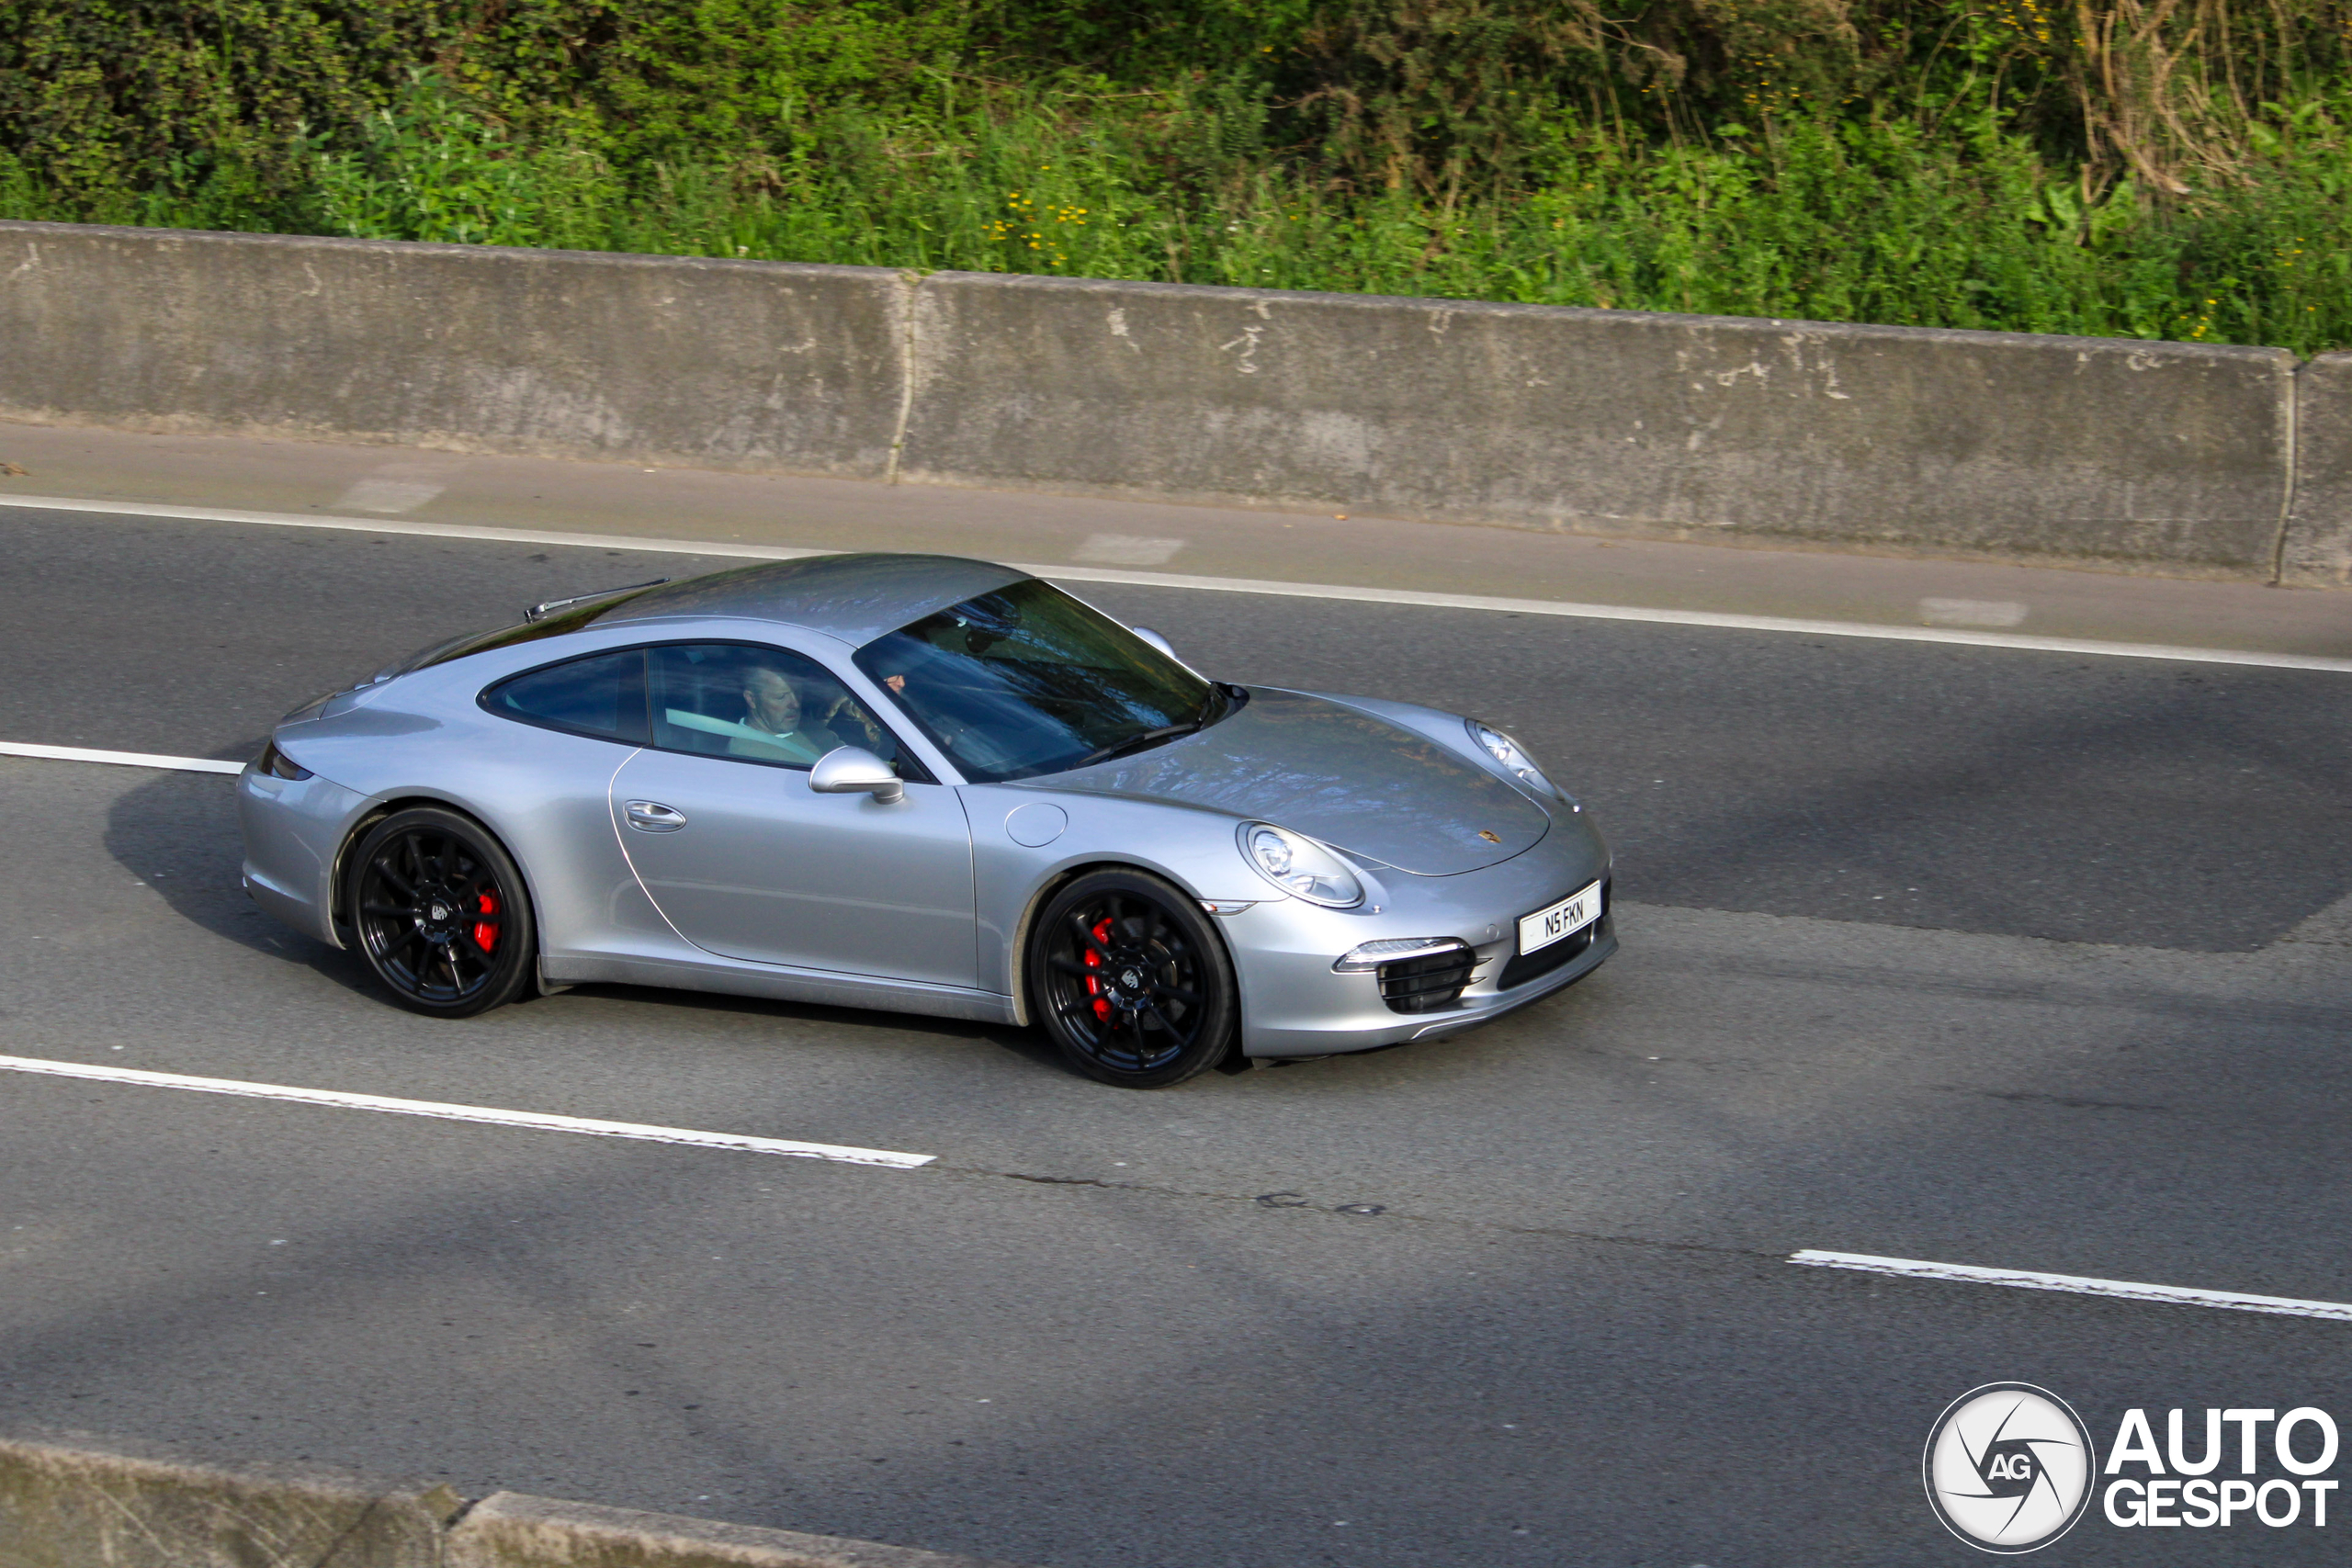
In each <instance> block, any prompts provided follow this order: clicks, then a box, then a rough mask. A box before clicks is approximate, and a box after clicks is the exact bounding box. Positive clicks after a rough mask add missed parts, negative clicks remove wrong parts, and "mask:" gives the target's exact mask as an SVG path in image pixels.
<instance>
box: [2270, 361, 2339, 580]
mask: <svg viewBox="0 0 2352 1568" xmlns="http://www.w3.org/2000/svg"><path fill="white" fill-rule="evenodd" d="M2295 383H2296V396H2295V451H2296V463H2295V502H2294V507H2293V511H2292V514H2291V515H2290V517H2289V519H2288V522H2287V535H2286V538H2285V539H2284V540H2283V541H2282V542H2281V546H2280V548H2279V552H2278V557H2279V559H2278V571H2279V581H2282V582H2287V583H2291V584H2297V585H2301V586H2305V587H2316V588H2347V587H2352V354H2323V355H2320V356H2319V357H2318V358H2317V359H2314V360H2312V362H2311V363H2310V364H2308V365H2306V366H2304V367H2302V369H2301V371H2299V372H2297V374H2296V377H2295Z"/></svg>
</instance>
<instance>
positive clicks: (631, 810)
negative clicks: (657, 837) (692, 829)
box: [621, 800, 686, 833]
mask: <svg viewBox="0 0 2352 1568" xmlns="http://www.w3.org/2000/svg"><path fill="white" fill-rule="evenodd" d="M621 811H622V814H623V815H624V816H626V817H628V825H629V826H630V827H632V828H637V829H642V830H644V831H645V832H648V833H674V832H676V831H677V830H678V829H681V828H683V827H684V826H685V825H686V814H685V813H684V812H683V811H680V810H678V809H677V808H676V807H670V806H664V805H662V803H661V802H660V801H658V800H632V801H630V802H629V803H628V805H626V806H624V807H621Z"/></svg>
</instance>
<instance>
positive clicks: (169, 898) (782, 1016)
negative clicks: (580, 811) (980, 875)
mask: <svg viewBox="0 0 2352 1568" xmlns="http://www.w3.org/2000/svg"><path fill="white" fill-rule="evenodd" d="M230 784H231V781H229V780H228V779H225V778H220V777H217V776H214V775H210V774H203V773H194V774H191V773H157V774H155V775H154V776H153V777H152V778H150V779H148V780H146V781H144V782H142V783H141V784H137V785H135V786H134V787H132V788H131V789H130V790H129V791H127V792H125V793H124V795H122V796H121V797H120V798H119V800H117V801H116V802H115V804H114V806H113V807H112V808H111V809H110V810H109V811H108V812H107V824H106V847H107V853H108V854H110V855H111V856H112V857H113V858H114V859H115V861H116V862H117V863H119V864H120V865H121V866H123V868H124V869H125V870H127V871H129V872H130V874H132V875H133V876H134V877H135V878H137V879H138V880H139V881H141V882H144V883H145V884H147V886H150V887H152V888H153V890H154V891H155V893H156V894H157V895H158V896H159V897H162V898H163V900H164V904H165V905H166V906H167V907H168V908H170V909H171V910H172V911H173V912H174V913H175V914H177V915H178V916H179V917H180V918H181V919H186V920H187V921H188V922H189V923H190V924H191V925H195V926H198V927H200V928H201V929H203V930H205V931H209V932H211V933H212V934H214V935H216V936H220V937H225V938H226V939H228V940H229V941H231V942H235V943H237V944H238V945H239V946H241V947H243V948H247V949H250V950H251V951H253V952H254V953H263V954H266V955H267V956H269V957H272V958H276V959H278V960H280V961H282V962H284V963H288V964H298V965H300V966H301V967H303V968H306V969H309V970H311V971H312V972H313V973H314V974H317V975H320V976H323V977H325V978H327V979H329V980H332V981H334V983H335V984H336V985H338V986H341V987H344V988H345V989H346V990H350V991H354V992H357V993H359V994H361V995H363V996H367V997H368V998H372V999H374V1000H377V1001H379V1002H381V1003H382V1005H384V1006H386V1007H390V1006H392V1005H393V1004H392V1003H391V1001H390V999H389V998H386V997H385V996H384V994H383V992H382V989H381V987H379V986H378V984H377V982H376V979H375V977H374V976H372V975H370V974H369V973H368V967H367V965H366V964H364V963H363V962H362V961H361V960H360V958H359V956H358V955H357V954H356V953H351V952H347V951H345V950H343V949H340V948H335V947H331V946H329V945H328V944H327V943H325V942H320V941H318V940H317V939H316V938H313V937H309V936H305V935H303V934H302V933H301V932H300V931H294V930H293V929H291V928H290V927H288V926H286V925H284V924H282V923H280V922H279V921H278V920H277V919H273V918H272V917H271V916H269V915H266V914H265V913H263V912H262V910H261V908H259V907H258V906H257V905H255V904H254V901H253V900H252V899H251V898H250V897H246V895H245V892H244V888H243V884H242V882H241V880H240V870H241V866H242V863H243V838H242V836H241V834H240V832H239V829H238V826H237V811H236V798H235V795H234V792H233V790H232V788H231V787H230ZM576 994H578V995H580V996H583V997H607V998H613V999H615V1000H634V1001H654V1002H659V1003H661V1004H662V1005H663V1006H666V1007H676V1008H689V1009H695V1010H702V1011H716V1012H724V1013H729V1014H735V1015H739V1016H747V1017H753V1018H759V1017H767V1018H775V1019H778V1020H791V1021H800V1022H810V1023H820V1024H821V1023H823V1022H826V1021H831V1020H842V1019H850V1020H855V1019H868V1020H871V1019H876V1018H887V1019H888V1021H889V1023H890V1026H891V1028H893V1029H894V1030H898V1031H901V1032H911V1033H917V1034H924V1035H930V1036H934V1037H937V1038H940V1039H952V1040H965V1041H974V1042H981V1041H984V1042H986V1043H989V1044H990V1045H993V1046H995V1047H996V1048H998V1049H999V1050H1001V1051H1004V1052H1007V1053H1010V1054H1011V1055H1015V1056H1018V1057H1021V1058H1023V1060H1025V1061H1028V1062H1030V1063H1033V1064H1035V1065H1036V1066H1049V1067H1053V1068H1056V1069H1057V1070H1067V1068H1065V1067H1064V1066H1063V1064H1062V1062H1061V1058H1060V1056H1059V1055H1057V1053H1056V1052H1055V1051H1054V1049H1053V1048H1052V1046H1051V1045H1050V1044H1048V1043H1046V1039H1045V1037H1044V1036H1043V1035H1042V1034H1040V1033H1038V1032H1036V1031H1035V1030H1025V1029H1015V1028H1012V1027H1010V1026H1007V1025H999V1024H986V1023H974V1022H967V1021H962V1020H957V1019H945V1018H924V1017H920V1016H916V1015H912V1014H906V1013H888V1014H877V1013H869V1012H865V1011H862V1010H856V1009H846V1008H831V1007H824V1006H820V1005H818V1004H815V1003H803V1002H791V1001H780V1000H773V999H768V998H758V997H738V996H722V995H718V994H716V993H711V992H703V991H681V990H670V989H665V988H660V987H639V986H605V985H598V986H582V987H576Z"/></svg>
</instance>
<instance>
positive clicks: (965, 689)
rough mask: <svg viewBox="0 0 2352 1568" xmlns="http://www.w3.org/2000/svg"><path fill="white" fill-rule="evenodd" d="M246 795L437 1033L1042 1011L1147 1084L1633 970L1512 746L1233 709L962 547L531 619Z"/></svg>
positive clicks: (306, 905) (399, 671)
mask: <svg viewBox="0 0 2352 1568" xmlns="http://www.w3.org/2000/svg"><path fill="white" fill-rule="evenodd" d="M238 798H239V804H240V807H241V810H242V815H243V824H244V835H245V865H244V880H245V887H246V889H247V890H248V891H249V892H250V893H251V894H252V896H253V897H254V899H255V900H256V901H257V902H258V903H259V904H260V905H261V906H262V907H263V908H266V909H267V910H269V911H270V912H271V913H272V914H274V915H276V916H277V917H278V918H279V919H283V920H285V921H286V922H288V924H290V925H292V926H294V927H296V928H297V929H298V930H300V931H304V932H306V933H308V934H310V935H311V936H314V937H316V938H318V939H319V940H320V941H322V942H331V943H333V944H334V945H335V946H337V947H343V948H356V949H357V950H358V952H359V953H360V955H361V956H362V958H364V959H365V961H366V962H367V964H368V967H369V968H370V969H372V970H373V971H374V972H375V974H376V975H377V976H378V977H379V979H381V980H382V982H383V983H384V985H385V986H386V987H388V988H389V989H390V991H391V993H392V995H393V997H394V998H397V999H398V1000H399V1001H400V1002H401V1005H403V1006H405V1007H409V1008H412V1009H413V1010H416V1011H418V1012H423V1013H429V1014H433V1015H435V1016H438V1017H443V1018H457V1017H463V1016H466V1015H469V1014H472V1013H477V1012H481V1011H483V1010H486V1009H489V1008H493V1007H496V1006H498V1005H499V1004H500V1003H502V1002H506V1001H511V1000H513V999H515V998H516V997H518V996H521V995H522V994H524V992H525V991H526V989H531V988H536V989H537V990H539V991H552V990H560V989H561V988H563V987H567V986H571V985H578V984H582V983H585V982H590V981H616V982H623V983H627V984H631V985H645V986H677V987H687V988H690V989H695V990H704V991H726V992H734V993H739V994H742V995H748V996H759V997H781V998H793V999H797V1000H802V1001H813V1002H824V1003H832V1004H837V1005H843V1006H853V1007H872V1008H889V1009H896V1010H900V1011H905V1012H922V1013H935V1014H941V1015H944V1016H947V1017H951V1018H967V1019H979V1020H984V1021H989V1022H992V1023H1002V1024H1014V1025H1023V1024H1027V1023H1030V1022H1033V1021H1034V1022H1035V1023H1038V1024H1042V1025H1043V1026H1044V1027H1045V1029H1046V1032H1048V1033H1049V1034H1050V1035H1051V1036H1052V1037H1053V1039H1054V1042H1055V1043H1056V1044H1057V1045H1058V1046H1059V1047H1060V1049H1061V1050H1062V1052H1063V1053H1064V1054H1065V1055H1068V1057H1069V1060H1070V1061H1071V1063H1073V1064H1074V1065H1075V1066H1077V1067H1078V1068H1079V1069H1080V1071H1082V1072H1085V1073H1088V1074H1091V1076H1093V1077H1097V1078H1100V1079H1102V1080H1103V1081H1104V1082H1106V1083H1113V1084H1121V1085H1126V1086H1129V1087H1133V1088H1138V1089H1148V1088H1156V1087H1158V1086H1160V1085H1164V1084H1171V1083H1176V1082H1178V1081H1180V1080H1182V1079H1183V1078H1187V1077H1191V1076H1193V1074H1195V1073H1197V1072H1200V1071H1201V1070H1202V1069H1204V1068H1205V1067H1210V1066H1221V1065H1237V1064H1240V1063H1242V1062H1244V1061H1246V1060H1247V1059H1250V1058H1270V1057H1295V1056H1317V1055H1329V1054H1330V1053H1333V1052H1340V1051H1363V1050H1369V1049H1373V1048H1374V1047H1378V1046H1383V1045H1393V1044H1398V1043H1403V1042H1405V1041H1408V1040H1423V1039H1428V1038H1430V1037H1431V1036H1433V1035H1438V1034H1444V1033H1448V1032H1453V1031H1455V1030H1459V1029H1464V1028H1466V1027H1468V1026H1470V1025H1473V1024H1476V1023H1480V1022H1483V1021H1486V1020H1487V1019H1490V1018H1493V1017H1496V1016H1497V1015H1498V1014H1500V1013H1503V1012H1507V1011H1509V1010H1511V1009H1513V1008H1517V1007H1521V1006H1523V1005H1525V1004H1526V1003H1528V1002H1532V1001H1534V1000H1535V999H1537V998H1540V997H1544V996H1548V995H1549V994H1551V993H1552V992H1554V991H1556V990H1558V989H1560V988H1561V987H1564V986H1567V985H1570V984H1572V983H1573V982H1575V981H1576V980H1578V979H1580V978H1582V977H1583V976H1586V975H1588V974H1590V973H1591V972H1592V970H1593V969H1594V968H1595V967H1596V966H1597V965H1599V964H1600V963H1601V961H1602V960H1604V959H1606V958H1607V957H1608V956H1609V955H1610V954H1611V953H1613V952H1614V951H1616V946H1617V942H1616V938H1615V937H1614V936H1613V935H1612V934H1611V930H1610V919H1609V851H1608V848H1607V846H1606V845H1605V844H1604V843H1603V842H1602V840H1601V838H1600V833H1599V832H1597V831H1596V830H1595V829H1593V827H1592V824H1591V822H1590V820H1589V818H1587V817H1586V816H1585V815H1584V812H1583V808H1582V807H1580V806H1578V805H1577V802H1576V801H1575V800H1573V799H1571V798H1570V797H1569V796H1568V795H1566V794H1565V793H1564V792H1563V791H1562V790H1561V789H1560V787H1559V786H1558V785H1557V784H1555V783H1554V782H1553V781H1552V780H1551V779H1550V778H1549V777H1548V776H1547V775H1546V774H1545V773H1544V772H1543V770H1542V769H1540V768H1538V767H1537V766H1536V765H1535V762H1534V761H1532V759H1531V758H1530V757H1529V756H1528V755H1527V753H1526V752H1525V751H1524V750H1522V749H1521V747H1520V746H1519V745H1518V743H1517V742H1515V741H1513V740H1512V739H1511V738H1510V736H1508V735H1505V734H1504V733H1502V732H1501V731H1500V730H1498V729H1495V728H1490V727H1488V726H1487V725H1484V724H1480V723H1478V722H1476V720H1472V719H1465V718H1464V717H1462V716H1459V715H1456V714H1449V713H1441V712H1438V711H1436V710H1434V709H1431V708H1425V707H1416V706H1412V705H1408V704H1405V703H1391V702H1379V701H1374V700H1373V699H1370V698H1363V697H1333V696H1324V695H1319V694H1311V693H1306V692H1291V691H1283V690H1280V689H1278V688H1274V687H1265V686H1257V687H1243V686H1235V685H1227V684H1224V683H1222V682H1216V681H1212V680H1209V679H1207V678H1205V677H1204V676H1202V675H1199V674H1197V673H1195V672H1194V671H1193V670H1192V669H1191V668H1190V667H1189V666H1188V665H1187V664H1186V663H1185V662H1184V661H1183V660H1181V659H1179V658H1178V657H1177V656H1176V654H1175V653H1174V652H1173V651H1172V650H1171V649H1170V648H1169V646H1168V644H1167V642H1166V641H1165V640H1164V639H1163V638H1161V637H1159V636H1158V635H1157V634H1156V633H1153V632H1151V631H1149V630H1148V629H1145V628H1143V627H1136V628H1133V629H1130V628H1128V627H1126V626H1121V625H1120V624H1119V623H1118V622H1116V621H1114V620H1112V619H1111V618H1110V617H1109V616H1107V615H1103V614H1102V613H1101V612H1100V611H1097V610H1095V609H1093V608H1092V607H1091V606H1089V605H1088V604H1084V603H1082V602H1081V601H1080V600H1078V599H1076V598H1073V597H1071V596H1070V595H1069V594H1068V593H1065V592H1062V591H1061V590H1059V589H1057V588H1055V587H1053V586H1052V585H1050V584H1048V583H1046V582H1043V581H1038V580H1037V579H1035V578H1034V577H1030V576H1028V575H1026V574H1024V573H1023V572H1019V571H1015V570H1011V569H1009V568H1006V567H1001V566H990V565H988V564H987V563H985V562H981V561H974V560H958V559H955V558H947V557H939V556H904V555H838V556H820V557H811V558H804V559H798V560H790V561H779V562H775V563H771V564H764V565H760V566H752V567H745V568H742V569H741V570H732V571H721V572H717V573H714V574H712V575H710V576H707V577H698V578H695V579H692V580H690V581H681V582H669V583H655V584H649V585H642V586H639V587H636V588H631V589H623V590H616V591H614V592H609V593H603V594H592V595H587V596H585V597H583V598H581V599H574V600H560V601H556V602H553V603H550V604H540V605H536V606H534V607H533V608H532V610H531V611H530V612H529V614H528V615H526V618H525V619H524V621H523V623H522V624H521V625H519V626H511V627H507V628H505V629H503V630H499V631H493V632H486V633H481V634H476V635H472V636H468V637H458V638H456V639H455V640H453V641H449V642H446V643H442V644H439V645H438V646H436V647H434V648H430V649H425V650H424V652H422V653H419V654H417V655H415V656H414V657H413V658H410V659H407V660H401V661H400V662H398V663H395V664H392V665H390V666H389V667H387V668H386V669H384V670H382V671H379V672H378V673H377V674H376V675H375V676H374V677H372V678H371V679H369V680H368V681H365V682H361V683H360V684H358V685H356V686H354V687H352V688H350V689H348V690H345V691H340V692H336V693H334V694H331V695H328V696H324V697H321V698H318V699H317V700H315V701H313V702H311V703H308V704H305V705H303V706H301V707H300V708H297V709H295V710H294V712H292V713H290V714H288V715H287V716H286V718H285V719H284V721H283V722H281V723H280V724H279V725H278V726H277V731H276V733H275V734H274V736H273V737H272V739H271V740H270V742H269V744H268V745H267V746H266V747H265V748H264V749H263V750H262V753H261V755H260V756H259V757H257V758H255V759H254V761H253V763H252V765H251V766H249V767H248V768H246V770H245V771H244V773H243V777H242V778H241V779H240V781H239V784H238Z"/></svg>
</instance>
